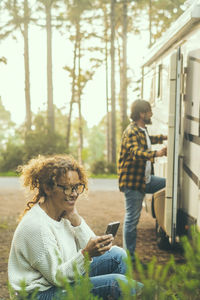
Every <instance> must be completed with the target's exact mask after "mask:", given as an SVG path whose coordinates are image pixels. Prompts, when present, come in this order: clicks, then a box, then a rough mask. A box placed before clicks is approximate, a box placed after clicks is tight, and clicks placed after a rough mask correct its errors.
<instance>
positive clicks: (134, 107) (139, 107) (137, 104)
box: [130, 99, 151, 121]
mask: <svg viewBox="0 0 200 300" xmlns="http://www.w3.org/2000/svg"><path fill="white" fill-rule="evenodd" d="M148 111H151V105H150V103H149V102H148V101H146V100H140V99H139V100H135V101H134V102H133V103H132V104H131V115H130V118H131V120H133V121H138V120H139V119H140V113H145V112H148Z"/></svg>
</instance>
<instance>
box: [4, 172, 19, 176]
mask: <svg viewBox="0 0 200 300" xmlns="http://www.w3.org/2000/svg"><path fill="white" fill-rule="evenodd" d="M0 176H1V177H17V176H19V175H18V174H17V172H14V171H7V172H0Z"/></svg>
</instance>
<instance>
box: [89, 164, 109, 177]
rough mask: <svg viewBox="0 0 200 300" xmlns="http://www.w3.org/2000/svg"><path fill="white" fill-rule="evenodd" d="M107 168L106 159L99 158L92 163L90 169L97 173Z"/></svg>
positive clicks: (103, 171) (101, 172)
mask: <svg viewBox="0 0 200 300" xmlns="http://www.w3.org/2000/svg"><path fill="white" fill-rule="evenodd" d="M105 168H106V162H105V161H104V160H98V161H95V162H94V163H93V164H92V165H91V168H90V170H91V172H92V173H93V174H95V175H97V174H103V173H105Z"/></svg>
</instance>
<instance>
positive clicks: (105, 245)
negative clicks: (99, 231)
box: [82, 234, 114, 259]
mask: <svg viewBox="0 0 200 300" xmlns="http://www.w3.org/2000/svg"><path fill="white" fill-rule="evenodd" d="M113 240H114V238H113V236H112V234H107V235H102V236H96V237H92V238H90V240H89V242H88V243H87V245H86V247H85V248H84V249H83V250H82V253H83V255H84V253H85V252H87V253H88V255H89V258H90V259H91V258H92V257H94V256H100V255H102V254H104V253H105V252H106V251H108V250H110V248H111V247H112V241H113Z"/></svg>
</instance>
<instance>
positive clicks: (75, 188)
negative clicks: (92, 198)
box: [57, 183, 85, 195]
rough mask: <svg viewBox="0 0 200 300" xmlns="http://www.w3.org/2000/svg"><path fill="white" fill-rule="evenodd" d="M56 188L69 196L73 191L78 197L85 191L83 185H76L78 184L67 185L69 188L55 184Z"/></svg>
mask: <svg viewBox="0 0 200 300" xmlns="http://www.w3.org/2000/svg"><path fill="white" fill-rule="evenodd" d="M57 186H58V187H60V188H62V189H63V192H64V193H65V195H71V194H72V193H73V192H74V191H76V193H77V194H78V195H80V194H82V193H83V191H84V189H85V185H84V184H83V183H78V184H75V185H69V186H64V185H61V184H57Z"/></svg>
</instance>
